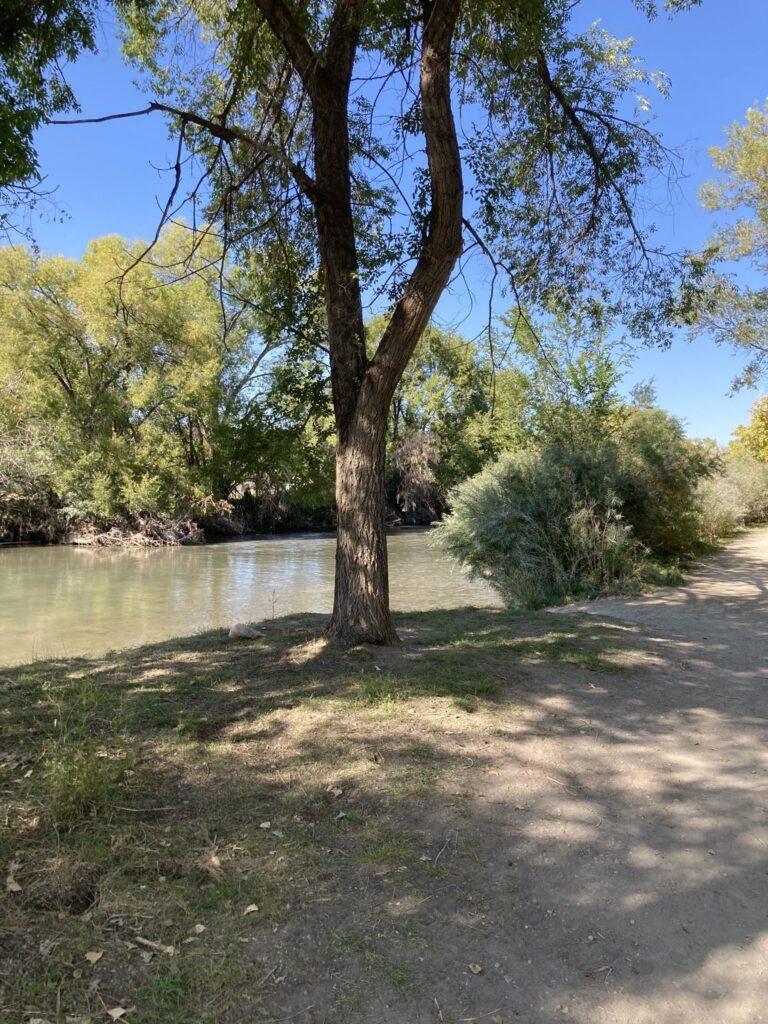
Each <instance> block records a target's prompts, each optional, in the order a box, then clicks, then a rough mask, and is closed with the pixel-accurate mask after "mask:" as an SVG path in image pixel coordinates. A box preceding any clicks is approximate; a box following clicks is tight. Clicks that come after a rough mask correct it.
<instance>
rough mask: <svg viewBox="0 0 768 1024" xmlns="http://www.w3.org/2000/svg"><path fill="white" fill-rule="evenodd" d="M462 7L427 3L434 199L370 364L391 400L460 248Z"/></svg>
mask: <svg viewBox="0 0 768 1024" xmlns="http://www.w3.org/2000/svg"><path fill="white" fill-rule="evenodd" d="M460 7H461V2H460V0H435V2H434V3H433V4H432V5H431V6H429V5H425V14H426V23H425V25H424V30H423V35H422V46H421V72H420V77H419V93H420V99H421V116H422V124H423V127H424V138H425V142H426V150H427V165H428V170H429V181H430V188H431V194H432V196H431V198H432V202H431V208H430V211H429V217H428V223H427V231H426V235H425V238H424V242H423V245H422V248H421V253H420V255H419V258H418V260H417V262H416V266H415V267H414V269H413V273H412V274H411V277H410V279H409V280H408V282H407V283H406V285H405V288H404V289H403V293H402V295H401V296H400V299H399V300H398V302H397V304H396V305H395V308H394V310H393V312H392V316H391V318H390V321H389V323H388V324H387V327H386V329H385V331H384V334H383V335H382V338H381V341H380V342H379V347H378V349H377V351H376V355H375V356H374V358H373V360H372V361H371V364H370V366H369V369H368V376H369V377H370V379H371V380H372V381H373V382H375V384H376V385H377V387H378V388H380V389H381V392H382V395H383V396H384V397H385V398H386V403H387V404H389V400H390V398H391V395H392V393H393V392H394V388H395V387H396V385H397V382H398V380H399V379H400V376H401V375H402V373H403V371H404V370H405V367H406V366H407V364H408V360H409V359H410V358H411V356H412V355H413V351H414V349H415V348H416V345H417V343H418V340H419V338H420V337H421V334H422V332H423V331H424V328H425V327H426V326H427V324H428V322H429V318H430V317H431V315H432V313H433V311H434V308H435V306H436V304H437V301H438V299H439V298H440V295H441V294H442V292H443V289H444V288H445V286H446V284H447V283H448V280H449V278H450V275H451V271H452V270H453V267H454V265H455V263H456V260H457V259H458V258H459V256H460V255H461V250H462V207H463V200H464V187H463V182H462V173H461V156H460V153H459V144H458V139H457V136H456V124H455V121H454V116H453V109H452V106H451V75H450V55H451V42H452V39H453V33H454V29H455V27H456V21H457V19H458V15H459V10H460Z"/></svg>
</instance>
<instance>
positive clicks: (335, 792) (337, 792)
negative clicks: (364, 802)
mask: <svg viewBox="0 0 768 1024" xmlns="http://www.w3.org/2000/svg"><path fill="white" fill-rule="evenodd" d="M325 791H326V793H330V794H331V796H332V797H333V798H334V799H336V800H338V798H339V797H340V796H342V795H343V793H344V790H343V789H339V787H338V786H327V787H326V790H325Z"/></svg>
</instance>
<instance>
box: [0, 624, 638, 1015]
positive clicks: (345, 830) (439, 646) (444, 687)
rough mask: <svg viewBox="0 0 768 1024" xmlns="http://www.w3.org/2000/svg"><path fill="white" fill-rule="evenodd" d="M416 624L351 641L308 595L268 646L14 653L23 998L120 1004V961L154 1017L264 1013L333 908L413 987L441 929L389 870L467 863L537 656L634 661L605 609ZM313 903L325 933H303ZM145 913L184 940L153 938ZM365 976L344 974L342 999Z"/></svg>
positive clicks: (392, 981) (356, 951) (3, 765)
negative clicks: (91, 960) (304, 611)
mask: <svg viewBox="0 0 768 1024" xmlns="http://www.w3.org/2000/svg"><path fill="white" fill-rule="evenodd" d="M553 625H557V629H553ZM400 629H401V632H402V635H403V639H404V645H403V647H402V648H398V649H392V650H380V649H375V648H360V649H354V650H352V651H346V652H345V651H342V650H338V649H336V648H333V647H327V646H324V645H323V644H321V643H318V640H317V623H316V622H315V621H314V620H313V619H312V618H311V617H308V618H303V619H302V618H300V617H293V618H292V619H289V620H287V621H286V622H285V623H281V622H275V623H270V624H268V626H267V629H266V630H265V631H266V632H267V636H266V638H265V639H264V640H263V641H261V642H260V643H259V644H257V645H252V646H251V645H232V644H230V643H229V642H228V641H227V639H226V637H225V636H224V634H223V633H222V632H221V631H217V632H213V633H211V634H207V635H203V636H196V637H191V638H188V639H180V640H174V641H170V642H168V643H163V644H156V645H152V646H149V647H145V648H140V649H138V650H135V651H125V652H122V653H117V654H112V655H110V656H108V657H105V658H102V659H94V660H88V659H72V660H71V661H69V662H66V661H64V662H61V661H52V662H40V663H36V664H33V665H28V666H22V667H20V668H18V669H11V670H7V671H6V672H4V685H3V687H2V689H0V731H1V732H2V735H3V747H2V759H0V788H2V791H3V793H4V794H6V796H7V806H6V813H5V815H4V816H3V819H2V820H1V821H0V856H2V860H3V864H8V863H10V862H11V861H13V862H14V864H15V865H16V867H15V868H14V871H15V877H17V878H18V881H19V884H20V885H21V887H22V891H21V892H20V893H18V894H4V895H3V896H2V897H0V898H1V899H2V901H3V906H2V911H3V916H4V920H5V921H6V922H7V926H6V931H5V932H4V936H3V937H4V943H5V945H7V946H8V949H9V950H10V951H9V952H8V954H7V958H8V962H12V963H15V965H16V966H15V969H12V970H11V971H10V972H9V973H8V974H7V976H6V980H0V987H2V991H0V1006H4V1007H6V1006H7V1007H12V1008H13V1011H14V1012H15V1013H16V1014H17V1016H18V1019H19V1020H27V1019H29V1018H34V1017H39V1018H42V1019H44V1020H45V1019H49V1020H51V1021H53V1020H56V1021H58V1020H61V1021H64V1020H65V1019H66V1016H67V1015H68V1014H69V1015H71V1016H77V1015H85V1016H86V1017H91V1016H94V1014H95V1017H94V1021H99V1020H101V1019H102V1018H103V1012H104V1006H103V1005H102V1003H101V1002H100V1001H99V999H100V998H101V996H100V997H99V999H96V998H95V997H94V990H92V989H89V985H90V983H91V982H92V981H93V980H94V978H98V979H99V984H100V987H99V989H98V991H99V993H103V994H104V998H105V1003H106V1004H107V1005H112V1004H111V1003H110V1000H112V1001H113V1002H114V1003H116V1002H118V1001H120V1002H121V1003H123V1004H125V1005H132V1006H134V1007H135V1009H134V1010H132V1011H131V1014H130V1017H129V1018H128V1019H129V1021H132V1022H134V1024H136V1022H138V1024H149V1022H150V1021H153V1022H154V1021H163V1022H164V1024H182V1022H185V1024H186V1022H192V1021H194V1022H195V1024H197V1022H199V1024H204V1022H208V1021H210V1022H214V1021H219V1020H222V1021H224V1020H226V1021H228V1022H230V1021H231V1022H233V1024H239V1022H241V1021H242V1022H245V1021H246V1020H251V1019H260V1018H259V1017H258V1016H256V1017H254V1013H255V1010H254V1007H257V1008H258V1013H259V1014H261V1016H264V1014H265V1013H266V1012H267V1011H264V1006H267V1007H270V1006H273V1003H270V1002H269V1000H270V999H278V996H281V995H282V988H281V987H280V986H276V985H275V984H273V983H272V982H268V983H267V984H266V987H265V988H264V989H263V991H262V989H260V988H259V987H258V984H257V981H258V978H259V977H261V976H263V974H266V973H267V971H268V970H269V968H270V967H271V966H273V960H274V959H276V958H277V959H279V957H277V954H276V953H275V941H276V939H275V936H276V935H277V936H279V935H281V934H282V930H283V929H288V930H289V933H290V929H294V932H295V936H296V938H295V939H293V940H291V941H293V942H294V945H293V947H292V949H291V953H290V956H291V957H293V958H294V959H297V960H298V961H299V962H300V963H301V964H303V967H302V968H301V970H304V971H305V973H306V972H310V973H311V972H312V971H313V970H314V969H315V968H316V965H317V964H321V965H325V966H324V967H323V968H322V969H323V970H324V971H326V974H325V975H323V977H331V975H330V974H329V973H328V972H330V971H331V969H332V961H329V960H328V959H327V954H326V951H325V946H326V945H327V935H328V930H329V929H330V930H331V931H332V932H333V934H335V935H337V936H339V939H338V943H340V944H341V945H339V946H338V948H337V950H336V952H335V953H334V954H333V957H335V958H336V959H339V958H341V959H343V958H344V957H346V958H348V959H349V958H351V961H353V962H354V964H355V965H356V966H355V970H357V971H360V972H362V974H361V977H362V979H363V981H362V982H360V984H362V985H363V986H365V985H368V986H369V987H370V986H373V987H374V988H376V986H381V985H384V986H388V987H389V988H391V989H392V990H394V991H404V990H406V989H408V987H409V986H410V985H411V984H412V983H413V958H412V956H411V954H410V953H409V948H412V946H413V943H418V942H421V941H428V937H427V939H426V940H425V939H424V936H420V933H418V930H417V931H413V929H411V932H406V931H402V930H399V929H395V930H393V929H392V928H388V929H385V930H383V931H382V928H381V925H380V911H379V910H378V909H377V907H378V906H379V904H380V901H381V898H382V896H381V894H377V886H382V885H389V886H393V885H396V891H397V892H398V893H402V894H405V895H406V896H411V897H413V899H414V900H415V902H416V904H417V905H421V903H420V901H422V900H423V899H424V898H426V897H429V895H430V893H431V892H432V891H433V890H434V888H435V887H439V886H442V885H444V884H446V883H451V884H458V883H459V882H460V878H459V876H457V875H456V874H455V870H456V869H455V867H454V865H453V858H456V861H457V862H460V861H462V862H464V863H468V862H469V861H471V856H472V854H471V850H470V849H469V848H468V847H467V846H466V843H465V842H464V841H463V840H461V841H459V838H458V834H459V832H460V831H461V829H462V828H463V827H464V824H465V823H467V822H468V821H469V820H470V818H471V815H472V813H473V812H472V805H471V801H470V800H469V799H468V797H467V792H466V786H467V782H468V781H469V780H471V778H472V777H473V775H472V773H473V772H477V771H479V770H482V768H483V764H484V758H485V755H486V750H487V746H486V745H487V743H489V742H491V740H493V741H494V742H498V743H508V742H510V739H509V738H510V737H511V736H513V735H514V726H515V723H516V722H518V721H519V719H520V717H521V716H523V715H524V714H525V713H526V711H527V709H528V708H529V707H530V705H531V702H532V701H534V702H535V700H536V699H537V695H536V692H535V688H534V687H532V684H531V681H530V672H531V671H533V669H534V668H535V666H536V665H538V664H539V663H543V664H545V665H552V664H555V663H558V664H560V665H561V666H562V667H563V668H564V669H566V670H567V671H569V672H573V673H579V672H582V673H583V672H594V671H600V672H605V673H609V672H616V671H617V669H619V668H621V667H622V666H621V661H620V653H621V652H620V650H619V649H618V648H617V646H616V634H615V632H614V631H613V630H611V629H610V628H607V627H603V626H601V625H600V624H599V623H596V622H594V621H590V620H587V619H584V620H581V619H578V618H574V620H572V621H569V623H568V627H567V628H562V624H561V623H553V620H552V619H551V617H550V616H546V615H541V616H530V617H527V618H523V617H522V616H520V615H516V614H511V613H508V612H503V611H499V610H495V609H493V610H484V611H482V610H473V609H467V610H463V611H461V612H434V613H422V614H414V615H409V616H402V617H401V620H400ZM542 680H543V681H544V682H545V683H546V685H549V681H548V679H547V678H546V677H542ZM523 686H524V687H525V688H527V689H526V691H525V692H526V693H527V696H525V697H524V696H523V690H522V689H521V687H523ZM457 731H459V732H461V734H462V736H464V742H462V743H461V744H459V743H457V741H456V734H457ZM467 744H470V745H473V744H474V746H475V748H476V749H475V750H474V751H473V752H472V754H471V756H467V754H466V745H467ZM451 815H453V817H454V821H455V828H454V833H455V838H454V839H452V840H451V842H450V843H449V845H448V846H447V847H445V852H444V853H443V854H442V855H441V859H440V862H439V863H438V864H435V863H434V857H435V853H436V851H437V850H438V849H440V848H441V847H442V846H443V845H444V843H445V837H446V832H445V829H444V827H443V826H441V827H440V829H439V830H438V832H437V833H436V834H434V835H431V834H428V831H429V830H428V829H427V832H425V831H424V822H425V821H428V820H429V818H430V816H437V817H438V818H439V819H440V820H441V821H443V820H444V819H445V817H446V816H451ZM267 823H268V824H267ZM454 833H452V834H454ZM361 894H362V895H361ZM377 901H379V903H377ZM251 905H255V906H256V907H257V909H256V910H254V911H252V912H250V913H248V914H246V913H244V911H245V909H246V908H248V907H250V906H251ZM297 908H300V909H298V910H297ZM297 915H298V916H297ZM318 915H320V916H319V917H318ZM322 915H327V916H328V922H329V923H328V925H327V926H326V925H325V924H324V923H323V917H322ZM307 922H314V923H313V925H312V927H314V928H315V937H314V938H313V939H312V940H311V941H308V940H306V939H301V943H300V944H299V945H296V943H297V942H298V940H299V937H300V936H303V935H304V934H305V932H306V930H307V928H308V927H309V924H308V923H307ZM198 924H199V925H203V926H204V927H205V930H204V931H203V932H202V933H201V934H199V935H197V934H196V933H194V931H193V929H194V927H195V925H198ZM63 935H65V936H66V940H64V939H62V936H63ZM137 935H140V936H143V937H144V938H146V939H150V940H153V941H159V942H161V943H163V944H169V945H170V944H172V945H173V946H174V948H175V951H176V952H175V955H174V957H173V958H168V957H167V956H165V955H164V954H162V953H158V954H156V955H153V956H152V957H150V958H149V960H145V959H142V957H141V952H142V949H141V947H140V946H137V944H136V942H135V937H136V936H137ZM355 935H356V936H358V937H357V938H354V937H353V936H355ZM409 935H410V937H408V936H409ZM6 936H9V937H10V938H9V939H8V941H7V942H6V941H5V940H6ZM345 936H346V937H345ZM359 936H363V937H364V939H362V940H361V939H360V938H359ZM190 937H192V938H193V941H190V942H187V941H185V940H187V939H189V938H190ZM49 940H52V941H53V943H54V945H53V946H52V947H51V949H50V951H49V952H48V953H47V955H46V956H45V957H42V956H41V955H40V953H39V950H40V948H41V943H42V944H43V948H46V949H47V946H46V945H45V944H46V943H47V942H48V941H49ZM409 943H410V944H411V946H410V947H409V945H408V944H409ZM93 949H103V951H104V954H103V957H102V959H101V960H99V962H98V964H97V965H95V966H93V967H92V966H91V965H89V964H87V963H86V962H85V961H84V959H83V958H84V954H85V952H87V951H88V950H93ZM144 952H146V950H144ZM284 955H287V954H283V953H281V954H280V957H282V956H284ZM262 961H263V964H262ZM299 973H300V972H299ZM254 979H256V980H254ZM284 984H285V985H288V984H290V983H289V982H288V981H286V982H285V983H284ZM282 985H283V983H282V982H281V986H282ZM270 986H272V987H270ZM357 986H358V982H357V981H355V980H354V977H352V979H351V980H350V981H349V982H348V983H345V984H344V985H340V986H338V987H337V988H335V989H334V991H333V994H332V997H331V996H329V999H330V1001H331V1003H333V1005H335V1006H336V1010H335V1011H334V1012H336V1013H337V1015H338V1019H339V1020H343V1014H344V1013H347V1012H351V1009H352V1008H353V1007H354V1006H355V1005H357V996H356V995H355V989H356V987H357ZM297 999H298V996H297ZM264 1000H266V1003H264ZM274 1007H275V1013H274V1014H273V1016H278V1017H279V1012H278V1010H279V1000H278V1002H276V1003H274ZM299 1008H300V1007H299ZM262 1011H263V1012H262ZM270 1012H271V1011H270ZM99 1014H102V1017H99V1016H98V1015H99ZM267 1016H268V1014H267Z"/></svg>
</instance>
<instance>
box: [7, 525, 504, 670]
mask: <svg viewBox="0 0 768 1024" xmlns="http://www.w3.org/2000/svg"><path fill="white" fill-rule="evenodd" d="M334 548H335V538H334V537H333V536H332V535H330V534H294V535H286V536H280V537H268V538H257V539H250V540H236V541H226V542H223V543H218V544H205V545H202V546H196V547H179V548H151V549H142V548H125V549H124V548H90V547H89V548H85V547H70V546H51V547H15V548H6V549H4V550H0V665H15V664H20V663H23V662H25V661H30V660H32V659H35V658H49V657H71V656H76V655H100V654H104V653H105V652H106V651H109V650H115V649H118V648H121V647H129V646H138V645H141V644H144V643H151V642H154V641H158V640H167V639H168V638H170V637H174V636H187V635H189V634H191V633H197V632H200V631H201V630H206V629H211V628H214V627H218V626H230V625H231V624H232V623H233V622H258V621H260V620H261V619H267V618H273V617H278V616H281V615H287V614H290V613H294V612H322V613H329V612H330V610H331V605H332V601H333V560H334ZM389 560H390V592H391V601H392V607H393V608H395V609H398V610H401V611H423V610H426V609H428V608H460V607H462V606H463V605H478V606H480V605H493V604H497V603H498V601H497V599H496V597H495V596H494V594H493V592H492V591H491V590H490V588H489V587H488V586H486V585H485V584H484V583H482V582H472V581H470V580H468V579H467V578H466V577H465V576H464V575H463V574H462V573H461V572H460V571H459V570H458V569H456V567H455V566H454V565H453V563H452V562H451V561H450V560H449V559H448V558H447V557H446V556H445V555H443V554H442V553H440V552H439V551H437V550H435V548H434V547H433V546H431V544H430V543H429V539H428V537H427V535H426V531H424V530H404V531H402V532H396V533H393V534H391V535H390V537H389Z"/></svg>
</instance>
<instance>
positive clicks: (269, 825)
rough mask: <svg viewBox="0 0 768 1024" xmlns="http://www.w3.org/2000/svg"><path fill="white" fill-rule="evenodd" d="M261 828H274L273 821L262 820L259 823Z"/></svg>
mask: <svg viewBox="0 0 768 1024" xmlns="http://www.w3.org/2000/svg"><path fill="white" fill-rule="evenodd" d="M259 828H272V822H271V821H262V823H261V824H260V825H259Z"/></svg>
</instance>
